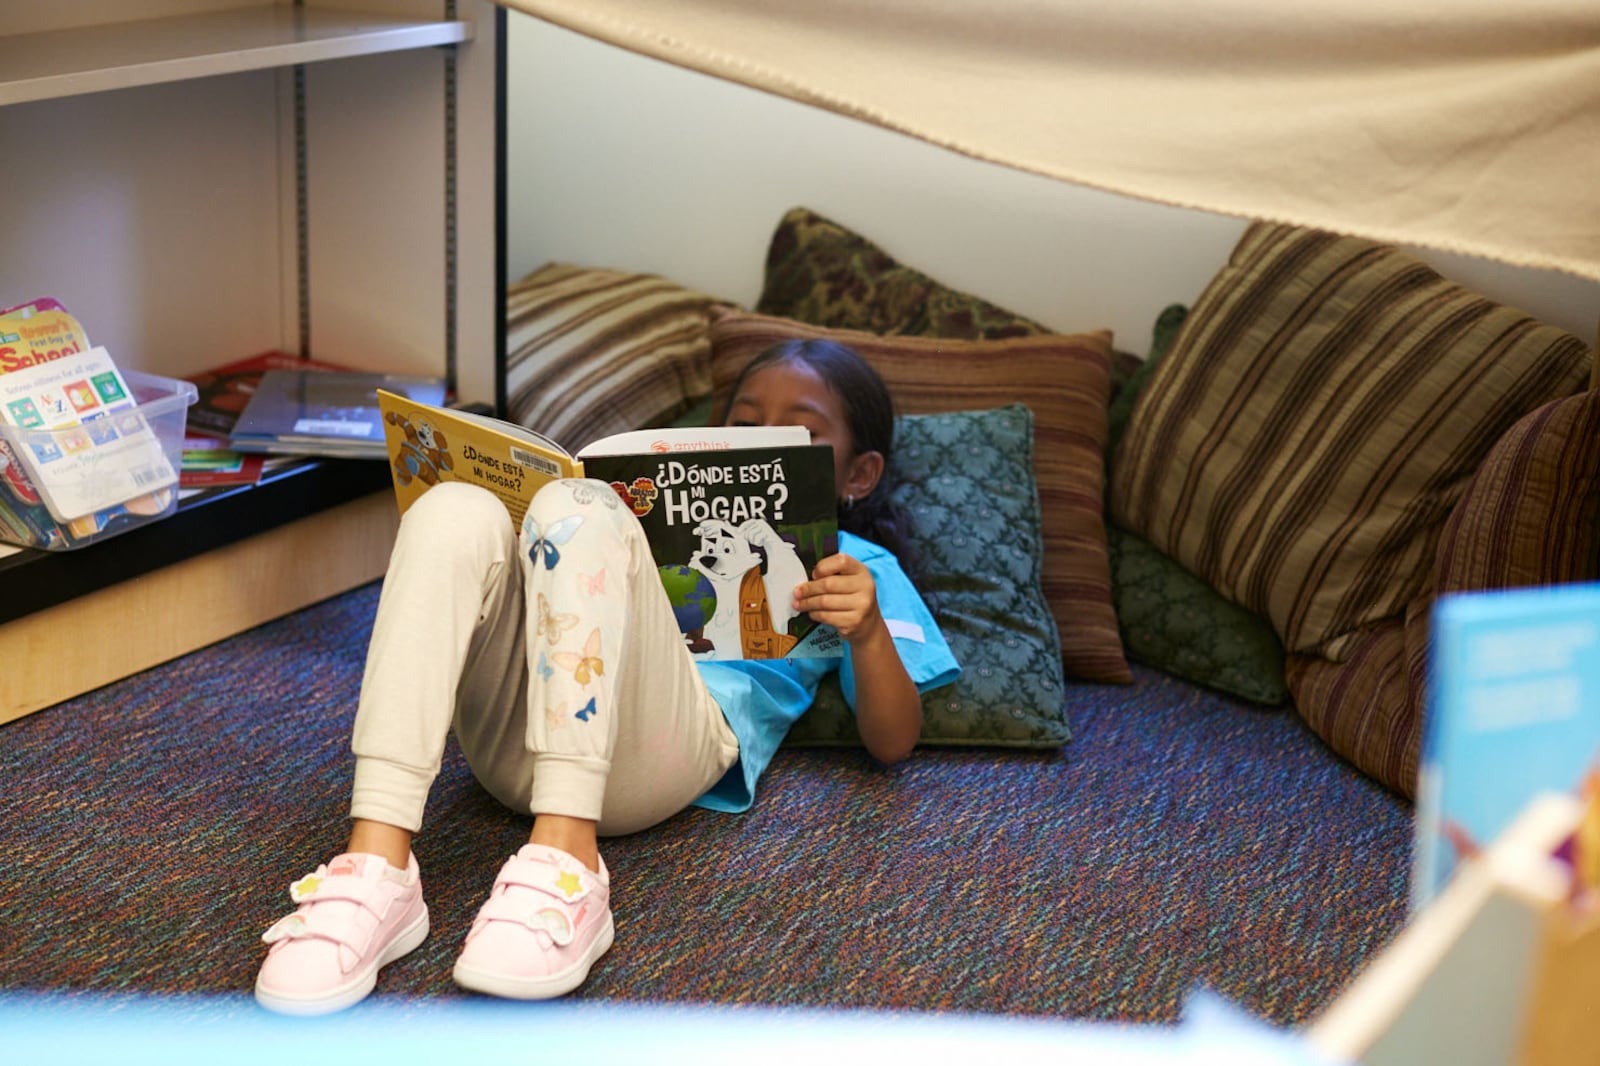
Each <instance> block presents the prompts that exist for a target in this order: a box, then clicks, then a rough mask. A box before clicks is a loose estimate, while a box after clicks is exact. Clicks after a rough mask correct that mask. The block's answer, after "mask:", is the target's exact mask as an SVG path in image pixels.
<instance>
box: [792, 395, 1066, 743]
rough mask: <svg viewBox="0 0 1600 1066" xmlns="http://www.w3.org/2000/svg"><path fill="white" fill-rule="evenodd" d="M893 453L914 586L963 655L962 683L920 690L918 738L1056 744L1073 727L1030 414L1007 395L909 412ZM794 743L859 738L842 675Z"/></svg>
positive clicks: (827, 687)
mask: <svg viewBox="0 0 1600 1066" xmlns="http://www.w3.org/2000/svg"><path fill="white" fill-rule="evenodd" d="M894 462H895V473H894V475H893V476H894V480H893V482H892V485H891V492H892V494H893V496H894V498H895V499H896V500H897V501H898V502H899V503H900V504H901V506H903V507H905V508H906V509H907V511H909V512H910V514H911V517H912V526H913V530H912V537H911V540H912V545H913V547H914V548H915V549H916V551H917V553H918V569H917V573H916V575H915V578H916V581H917V587H918V589H919V590H920V591H921V592H922V595H923V598H924V599H925V600H926V601H927V603H928V606H929V607H930V608H931V609H932V611H933V615H934V618H935V619H936V620H937V621H938V623H939V629H940V631H941V632H943V633H944V637H945V640H947V641H948V642H949V644H950V650H951V651H952V652H953V653H954V654H955V657H956V660H957V661H958V662H960V663H961V666H962V673H961V677H960V678H959V679H958V680H957V681H956V682H955V683H954V684H951V685H946V686H945V687H943V688H940V689H936V690H934V691H933V692H929V693H927V694H925V695H924V696H923V698H922V715H923V724H922V743H924V744H936V745H994V746H1003V747H1018V748H1058V747H1060V746H1061V745H1062V744H1064V743H1066V741H1067V740H1068V739H1069V738H1070V737H1071V730H1070V729H1069V727H1068V723H1067V715H1066V708H1065V702H1064V700H1065V694H1066V684H1065V680H1064V675H1063V672H1062V666H1061V645H1060V640H1059V637H1058V636H1057V631H1056V625H1055V619H1054V617H1053V616H1052V615H1051V614H1050V609H1049V607H1048V606H1047V605H1046V603H1045V600H1044V594H1043V592H1041V591H1040V588H1039V569H1040V560H1041V558H1042V555H1043V549H1042V547H1041V544H1042V541H1041V537H1040V531H1039V495H1038V488H1037V486H1036V484H1035V482H1034V477H1033V413H1032V412H1031V411H1030V410H1028V408H1026V407H1024V406H1023V405H1021V404H1011V405H1009V406H1006V407H999V408H995V409H993V410H989V411H962V412H955V413H949V414H933V415H903V416H901V417H900V418H899V420H898V421H897V422H896V428H895V456H894ZM787 743H790V744H799V745H856V744H860V743H861V738H860V736H859V734H858V733H857V732H856V725H855V716H854V715H853V714H852V713H851V711H850V709H849V707H847V706H846V705H845V702H844V696H843V694H842V693H841V692H840V689H839V683H838V678H837V676H832V677H829V678H828V679H827V680H825V681H824V682H823V687H822V690H821V691H820V692H819V693H818V695H817V701H816V703H815V704H814V705H813V706H812V708H811V710H810V711H808V712H806V714H805V715H804V716H803V717H801V719H800V721H799V722H797V723H795V726H794V728H793V729H792V730H791V731H790V733H789V737H788V740H787Z"/></svg>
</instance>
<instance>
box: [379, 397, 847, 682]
mask: <svg viewBox="0 0 1600 1066" xmlns="http://www.w3.org/2000/svg"><path fill="white" fill-rule="evenodd" d="M378 404H379V407H380V409H381V410H382V413H383V431H384V435H385V441H386V445H387V448H388V458H389V463H390V472H391V474H392V475H393V477H394V486H395V497H396V500H397V501H398V503H399V506H400V511H401V513H402V514H403V513H404V512H405V511H406V509H407V508H409V507H410V506H411V505H412V504H413V503H415V502H416V500H417V499H418V498H419V497H420V496H421V495H422V494H423V493H424V492H426V491H427V490H428V489H429V488H431V487H432V486H434V485H437V484H439V483H440V482H443V481H464V482H469V483H471V484H476V485H479V486H481V487H482V488H485V489H487V490H488V491H490V492H492V493H493V494H494V495H495V496H496V497H497V498H498V499H499V500H500V501H501V503H503V504H504V505H505V507H506V511H507V513H508V514H509V515H510V517H511V521H512V523H513V524H514V525H515V526H516V527H518V528H519V529H520V528H521V526H522V524H523V518H524V515H525V514H526V512H527V508H528V504H529V501H531V500H532V499H533V497H534V494H535V493H536V492H538V490H539V489H540V488H542V487H543V486H544V485H545V484H547V483H549V482H550V481H554V480H557V479H560V478H583V477H588V478H593V479H597V480H600V481H604V482H606V483H607V484H609V485H610V487H611V489H612V491H613V492H615V493H616V494H617V496H618V497H619V498H620V499H621V500H622V502H623V503H624V504H625V505H626V506H627V507H628V508H629V509H630V510H631V511H632V512H633V514H634V515H635V516H636V517H637V518H638V519H639V522H640V525H641V526H642V527H643V529H644V532H645V535H646V537H647V538H648V539H649V542H650V547H651V552H652V554H653V555H654V558H655V561H656V564H657V569H658V570H659V572H660V574H661V580H662V587H663V588H664V589H665V590H666V592H667V597H668V599H669V600H670V601H671V603H672V608H673V613H674V614H675V615H676V617H677V620H678V626H679V630H680V631H681V632H682V633H683V634H684V641H685V644H686V646H687V647H688V648H689V651H690V652H691V654H694V655H696V656H697V657H702V658H708V659H768V658H782V657H802V656H804V657H814V656H837V655H840V654H842V653H843V646H842V643H841V642H840V640H839V638H838V635H837V633H835V632H834V631H833V630H832V629H831V627H828V626H819V625H817V624H816V623H814V622H813V621H812V620H811V619H810V618H809V617H807V616H806V615H804V614H796V613H795V612H794V611H793V609H792V607H791V606H790V598H791V593H792V591H793V589H794V586H795V585H797V584H799V583H801V582H803V581H805V580H807V578H808V576H809V575H810V573H811V571H812V569H813V568H814V567H815V566H816V563H817V560H819V559H821V558H823V557H825V556H827V555H831V554H833V553H834V552H835V551H837V549H838V512H837V496H836V493H835V489H834V474H833V470H834V467H833V449H832V448H831V447H830V446H829V445H826V444H812V443H811V442H810V433H809V432H808V431H807V430H806V429H805V428H804V427H802V426H776V427H761V426H722V427H709V428H681V429H659V430H639V431H634V432H631V433H622V434H617V435H615V436H612V437H606V438H603V439H601V440H598V441H594V442H593V443H591V444H589V445H588V446H587V447H585V448H583V449H581V450H580V451H579V452H578V453H577V454H573V453H571V452H569V451H567V449H565V448H563V447H562V446H561V445H560V444H558V443H557V442H555V441H553V440H551V439H549V438H548V437H546V436H544V435H542V434H540V433H537V432H535V431H533V430H530V429H528V428H526V427H523V426H518V425H515V424H513V423H509V422H505V421H502V420H500V419H496V418H491V417H489V416H487V415H481V414H477V413H474V412H470V411H461V410H456V409H452V408H445V407H439V406H436V405H433V404H427V403H419V402H417V401H415V400H412V399H408V398H407V397H404V396H400V395H398V394H396V393H392V392H388V391H386V390H381V389H380V390H379V392H378Z"/></svg>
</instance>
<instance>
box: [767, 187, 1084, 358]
mask: <svg viewBox="0 0 1600 1066" xmlns="http://www.w3.org/2000/svg"><path fill="white" fill-rule="evenodd" d="M756 310H757V311H758V312H760V313H761V314H764V315H776V316H778V317H780V318H793V319H796V320H797V321H800V322H809V323H810V324H811V325H813V326H824V327H827V328H828V329H859V330H866V331H867V332H869V333H881V334H885V335H888V334H903V335H907V336H929V337H945V338H948V339H950V340H1004V339H1005V338H1007V337H1031V336H1033V335H1035V334H1039V333H1051V332H1055V331H1053V330H1050V329H1046V328H1045V327H1044V326H1042V325H1040V324H1039V323H1037V322H1034V321H1033V320H1032V319H1029V318H1025V317H1023V316H1022V315H1019V314H1016V313H1015V312H1013V311H1008V310H1006V309H1005V308H1003V307H999V306H997V305H995V304H992V303H990V302H989V301H987V300H984V299H982V298H980V297H977V296H973V295H972V294H970V293H965V292H962V291H961V290H959V289H952V288H950V287H949V286H948V285H945V284H943V283H941V282H939V281H936V280H935V279H933V278H931V277H929V276H928V275H927V274H924V273H923V272H922V271H920V270H917V269H915V268H914V267H909V266H906V265H905V264H904V263H901V262H900V261H899V260H897V259H896V258H895V257H894V256H892V255H890V254H889V253H888V252H886V251H884V250H883V249H882V248H880V247H878V245H876V244H874V243H873V242H872V241H869V240H867V239H866V238H865V237H863V236H861V235H860V234H859V233H856V232H855V231H853V230H851V229H849V228H847V227H845V226H841V225H840V224H839V223H837V222H834V221H832V220H831V219H826V218H823V217H822V216H821V215H819V214H817V213H816V212H815V211H812V210H811V209H810V208H806V207H793V208H790V209H789V210H788V211H787V212H785V213H784V216H783V218H782V219H780V220H779V222H778V228H777V229H776V230H774V231H773V234H772V240H771V242H770V243H769V244H768V245H767V261H766V267H765V270H764V272H763V275H762V288H761V297H760V299H759V300H758V301H757V302H756Z"/></svg>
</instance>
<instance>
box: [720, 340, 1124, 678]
mask: <svg viewBox="0 0 1600 1066" xmlns="http://www.w3.org/2000/svg"><path fill="white" fill-rule="evenodd" d="M818 337H821V338H826V339H829V340H835V341H838V342H840V343H842V344H846V345H849V346H850V347H851V348H854V349H855V350H856V351H857V352H859V353H861V355H862V356H864V357H865V358H866V360H867V361H868V362H870V363H871V364H872V365H873V366H874V367H876V368H877V370H878V373H879V374H881V375H882V376H883V379H884V381H885V382H886V383H887V384H888V386H889V391H890V392H891V393H892V394H893V396H894V400H895V404H896V406H897V408H898V409H899V410H900V411H901V412H902V413H905V414H930V413H939V412H945V411H962V410H969V409H975V408H989V407H1002V406H1004V405H1006V404H1008V403H1014V402H1022V403H1026V404H1027V405H1028V407H1030V408H1031V409H1032V411H1033V416H1034V476H1035V477H1036V478H1037V480H1038V483H1039V502H1040V513H1041V515H1042V517H1043V521H1044V572H1043V577H1042V580H1041V586H1042V588H1043V590H1044V594H1045V599H1046V600H1047V601H1048V603H1049V604H1050V610H1051V613H1052V614H1053V615H1054V616H1055V619H1056V624H1057V629H1058V630H1059V631H1060V636H1061V657H1062V661H1063V663H1064V664H1065V666H1066V670H1067V673H1069V674H1071V675H1073V676H1075V677H1078V678H1081V679H1083V680H1087V681H1106V682H1119V683H1128V682H1131V681H1132V680H1133V674H1132V672H1131V671H1130V670H1129V669H1128V662H1127V659H1126V658H1124V656H1123V652H1122V638H1121V636H1120V634H1119V633H1118V632H1117V617H1116V613H1115V612H1114V611H1113V609H1112V606H1111V564H1110V560H1109V558H1108V556H1107V554H1106V531H1105V522H1104V517H1103V515H1104V511H1103V507H1104V481H1105V472H1104V463H1105V459H1104V456H1103V454H1102V449H1103V448H1104V444H1105V436H1106V404H1107V403H1108V401H1109V398H1110V390H1111V384H1110V382H1111V334H1110V333H1109V332H1106V331H1101V332H1097V333H1084V334H1076V335H1071V336H1061V335H1049V334H1046V335H1043V336H1036V337H1013V338H1008V339H1005V340H994V341H954V340H944V339H941V338H935V337H904V336H889V337H884V336H879V335H877V334H874V333H863V332H858V331H855V330H842V329H823V328H822V327H820V326H810V325H806V324H804V323H801V322H795V321H793V320H791V319H786V318H778V317H774V316H769V315H757V314H750V313H746V312H738V311H730V310H725V309H719V310H717V311H715V312H714V313H713V315H712V323H711V381H712V389H713V395H714V397H715V403H714V405H713V415H712V417H714V418H715V417H719V416H720V414H721V412H722V409H723V407H724V406H725V405H726V402H727V395H728V390H729V389H731V388H732V387H733V382H734V379H736V378H737V377H738V376H739V371H740V370H742V369H744V366H745V364H746V363H748V362H749V361H750V360H751V359H752V358H754V357H755V356H756V355H757V354H759V353H760V352H761V351H762V350H763V349H765V348H768V347H770V346H771V345H773V344H776V343H778V342H780V341H785V340H792V339H795V338H803V339H810V338H818Z"/></svg>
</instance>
